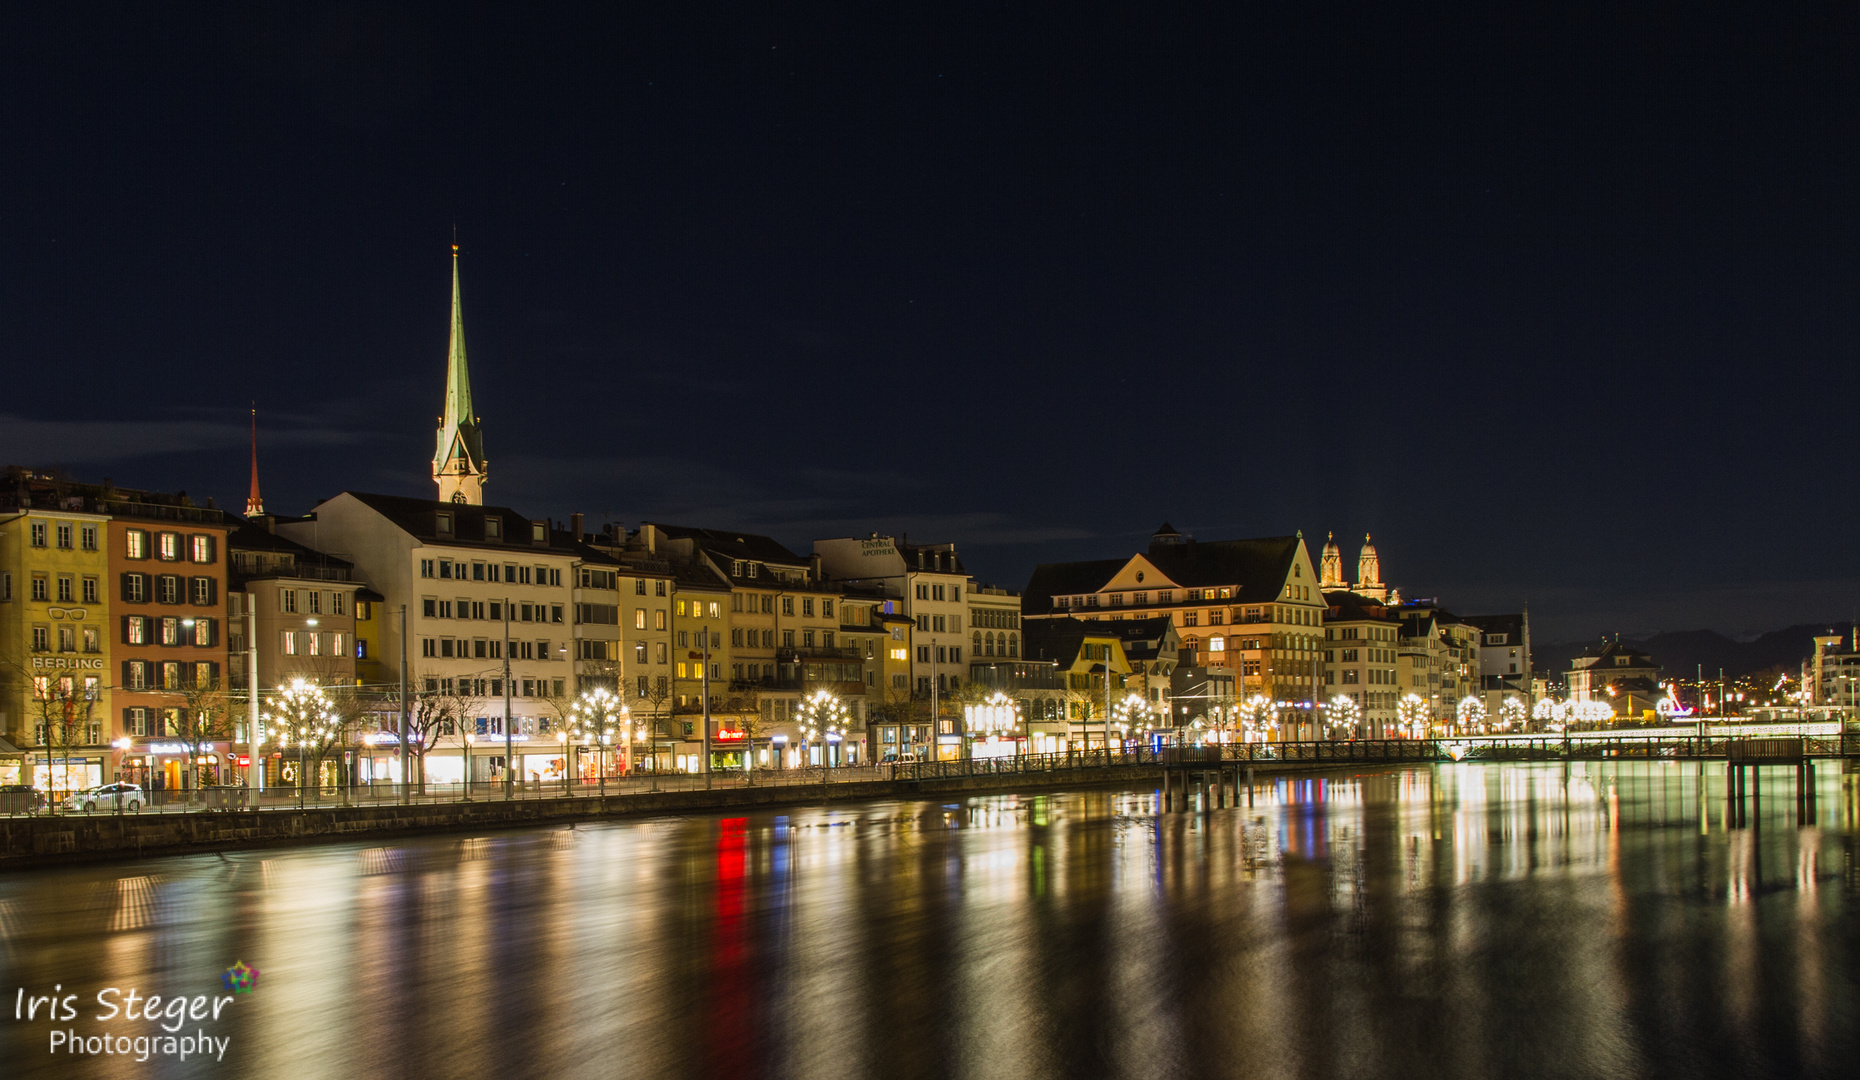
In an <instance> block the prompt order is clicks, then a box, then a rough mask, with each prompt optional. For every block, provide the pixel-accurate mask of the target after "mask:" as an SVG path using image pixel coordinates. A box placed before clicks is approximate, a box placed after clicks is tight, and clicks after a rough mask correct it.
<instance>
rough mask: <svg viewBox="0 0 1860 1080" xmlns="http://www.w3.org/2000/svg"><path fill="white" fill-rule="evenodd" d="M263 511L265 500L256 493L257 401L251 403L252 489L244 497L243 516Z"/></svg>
mask: <svg viewBox="0 0 1860 1080" xmlns="http://www.w3.org/2000/svg"><path fill="white" fill-rule="evenodd" d="M264 512H265V500H264V499H263V498H261V497H260V496H259V494H258V403H257V402H253V403H252V491H251V493H250V494H248V495H247V496H246V497H245V516H246V517H258V516H259V515H260V514H263V513H264Z"/></svg>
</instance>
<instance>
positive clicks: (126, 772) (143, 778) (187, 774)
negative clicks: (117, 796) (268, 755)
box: [116, 742, 241, 791]
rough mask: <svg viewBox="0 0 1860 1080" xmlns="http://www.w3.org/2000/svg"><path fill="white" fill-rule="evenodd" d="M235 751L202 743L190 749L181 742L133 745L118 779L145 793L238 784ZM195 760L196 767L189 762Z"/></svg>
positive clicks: (125, 758)
mask: <svg viewBox="0 0 1860 1080" xmlns="http://www.w3.org/2000/svg"><path fill="white" fill-rule="evenodd" d="M231 753H232V747H231V746H229V745H228V744H226V743H223V742H218V743H201V744H200V745H199V746H194V747H190V746H188V745H186V744H185V743H178V742H148V743H140V744H135V743H132V744H130V746H129V747H128V748H127V750H125V752H124V754H123V759H122V762H121V764H120V765H119V766H118V767H117V770H116V772H117V775H118V777H119V778H120V779H122V780H123V781H125V782H127V783H131V784H138V785H140V786H141V787H142V789H143V790H144V791H187V790H191V789H193V788H196V787H212V786H214V785H217V784H233V783H238V782H239V780H240V779H241V778H240V776H239V775H238V772H237V770H235V769H234V768H233V767H232V765H233V760H234V759H233V758H232V757H230V756H229V755H230V754H231ZM190 757H191V758H192V767H191V768H190V767H189V759H190Z"/></svg>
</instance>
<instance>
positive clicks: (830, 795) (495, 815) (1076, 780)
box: [0, 762, 1361, 872]
mask: <svg viewBox="0 0 1860 1080" xmlns="http://www.w3.org/2000/svg"><path fill="white" fill-rule="evenodd" d="M1229 767H1230V768H1231V767H1232V766H1231V765H1230V766H1229ZM1340 767H1344V768H1348V767H1350V766H1347V765H1346V764H1345V763H1342V762H1280V763H1272V764H1270V765H1268V764H1263V763H1262V764H1259V765H1255V766H1253V767H1252V769H1253V771H1254V773H1255V775H1281V774H1285V773H1306V772H1314V771H1334V770H1336V769H1338V768H1340ZM1357 767H1361V766H1360V765H1359V766H1357ZM1162 774H1163V766H1161V765H1147V764H1146V765H1118V766H1110V767H1102V766H1101V767H1097V768H1081V769H1068V770H1061V771H1055V772H1046V773H1022V774H998V775H988V774H983V775H974V776H950V777H935V778H925V779H921V780H862V781H853V782H850V783H835V784H833V785H831V787H829V788H822V787H817V786H814V785H812V784H789V785H779V786H776V785H768V786H746V787H727V788H724V787H720V788H713V789H709V790H706V789H703V788H695V789H688V790H679V791H656V792H646V791H642V792H628V793H626V794H615V795H607V796H600V795H593V796H585V795H578V796H570V797H561V798H540V799H537V798H529V799H519V800H515V801H504V800H501V799H493V800H478V801H474V802H425V803H414V804H411V805H406V806H403V805H400V804H397V803H389V804H370V805H363V806H332V807H312V808H309V809H303V810H295V809H272V810H264V811H260V812H257V813H253V812H247V811H211V810H203V811H199V812H195V813H188V814H146V815H137V814H96V815H82V816H80V815H63V816H58V817H50V816H39V817H16V818H5V819H0V872H4V871H7V870H22V869H30V868H32V867H37V866H48V865H66V864H69V863H71V862H76V861H90V860H106V859H134V858H143V857H146V856H152V855H182V854H189V853H199V852H206V851H230V850H236V849H242V848H258V847H278V846H287V845H295V844H306V843H319V842H328V841H340V840H348V839H356V838H363V837H382V838H387V837H393V836H401V835H408V834H416V833H429V832H448V831H459V830H483V829H508V828H521V827H524V826H533V825H544V824H549V823H552V822H563V823H567V822H574V821H588V820H594V819H600V818H615V817H641V816H652V815H666V814H711V813H726V812H729V811H731V810H759V809H768V808H775V807H782V806H819V805H823V804H825V803H839V802H856V801H866V800H871V799H899V798H902V799H910V798H922V797H929V796H943V795H979V794H1006V793H1012V792H1017V791H1028V792H1034V791H1055V790H1070V789H1076V788H1098V787H1107V786H1111V787H1116V786H1130V785H1139V786H1140V785H1145V784H1152V783H1158V782H1160V780H1161V778H1162Z"/></svg>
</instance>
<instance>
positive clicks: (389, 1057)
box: [0, 763, 1860, 1080]
mask: <svg viewBox="0 0 1860 1080" xmlns="http://www.w3.org/2000/svg"><path fill="white" fill-rule="evenodd" d="M1819 776H1820V778H1819V781H1818V784H1817V798H1816V804H1815V815H1814V819H1813V820H1812V821H1811V820H1798V817H1797V803H1796V801H1795V797H1794V794H1793V792H1794V788H1793V784H1794V770H1793V769H1792V768H1772V769H1769V770H1766V771H1765V775H1764V778H1763V787H1762V794H1763V800H1764V802H1763V805H1762V806H1761V807H1760V809H1759V810H1758V811H1753V812H1752V813H1751V814H1750V817H1749V820H1750V823H1751V824H1750V827H1746V828H1741V829H1728V828H1726V804H1725V801H1724V775H1723V769H1722V767H1721V766H1720V767H1717V768H1715V769H1714V768H1711V767H1707V768H1705V769H1703V770H1701V769H1700V768H1699V767H1698V766H1696V765H1691V764H1658V763H1641V764H1621V765H1598V764H1593V763H1591V764H1588V765H1580V764H1579V765H1572V766H1568V767H1567V768H1566V767H1565V766H1563V765H1556V764H1552V765H1519V766H1500V765H1475V764H1462V765H1446V766H1439V767H1423V768H1413V769H1390V770H1386V771H1375V772H1364V773H1360V774H1345V773H1339V774H1332V775H1328V776H1318V777H1298V778H1283V779H1274V778H1268V777H1265V776H1261V777H1259V779H1258V780H1257V782H1256V783H1255V784H1254V785H1253V786H1252V787H1251V789H1250V790H1249V791H1248V792H1247V793H1246V794H1245V795H1243V796H1242V798H1241V803H1242V805H1239V806H1235V807H1229V808H1214V809H1211V810H1208V811H1206V812H1190V813H1171V814H1158V813H1157V806H1158V800H1157V795H1156V792H1154V791H1149V790H1144V791H1080V792H1071V793H1062V794H1044V795H996V796H984V797H972V798H965V799H963V800H960V801H953V800H952V801H947V802H943V801H881V802H870V803H856V804H834V805H831V806H824V807H818V808H804V809H792V810H787V811H782V812H766V813H758V814H753V815H749V816H692V817H680V818H659V819H633V820H623V821H614V822H607V823H600V824H592V825H588V824H584V825H581V826H579V827H576V828H572V829H565V828H549V829H530V830H512V831H501V832H489V833H483V834H475V835H466V834H451V835H443V836H429V837H417V838H412V839H406V840H399V841H394V842H391V843H387V844H381V843H368V844H333V845H332V844H325V845H317V846H309V847H302V848H289V849H271V850H258V851H242V852H234V853H228V854H226V855H223V856H222V855H205V856H187V857H172V858H163V859H151V860H146V861H142V862H117V863H109V864H95V865H83V866H74V867H70V868H64V869H52V870H39V871H31V872H20V873H13V874H9V875H5V876H0V964H3V967H0V970H3V971H4V973H5V978H4V979H3V980H0V991H4V993H5V998H4V1000H3V1001H0V1008H4V1014H0V1020H4V1021H5V1022H4V1024H3V1025H0V1029H3V1030H4V1032H5V1034H4V1037H3V1039H0V1052H4V1054H5V1058H4V1061H5V1066H4V1067H3V1068H0V1072H4V1073H5V1075H7V1076H9V1077H41V1076H44V1077H53V1076H83V1077H87V1078H88V1077H98V1078H103V1077H137V1076H162V1077H179V1076H225V1077H268V1078H289V1080H318V1078H324V1077H329V1078H343V1080H347V1078H356V1077H416V1078H429V1077H430V1078H442V1077H444V1078H453V1077H474V1076H494V1077H500V1078H514V1077H525V1076H547V1077H582V1076H589V1077H595V1076H599V1077H693V1078H696V1077H705V1078H709V1077H770V1078H776V1077H796V1078H807V1080H832V1078H838V1077H884V1078H886V1080H907V1078H915V1077H938V1078H942V1077H960V1078H967V1077H1003V1078H1015V1080H1038V1078H1044V1077H1128V1078H1152V1077H1209V1078H1215V1077H1288V1078H1291V1077H1310V1078H1318V1077H1324V1078H1329V1077H1355V1076H1365V1077H1367V1076H1376V1077H1380V1076H1391V1077H1410V1076H1412V1077H1426V1078H1430V1080H1431V1078H1442V1077H1467V1078H1485V1077H1505V1078H1514V1077H1538V1076H1542V1077H1639V1076H1647V1077H1667V1076H1671V1077H1690V1076H1725V1077H1733V1076H1735V1077H1753V1076H1778V1077H1781V1076H1834V1075H1848V1074H1849V1070H1850V1069H1852V1068H1853V1067H1854V1065H1853V1062H1854V1061H1856V1060H1860V1058H1856V1053H1855V1052H1856V1050H1860V1039H1857V1033H1860V1008H1856V1006H1857V1005H1860V1001H1857V1000H1856V978H1855V971H1856V963H1855V961H1856V960H1857V959H1860V940H1857V938H1856V927H1857V926H1860V922H1857V921H1856V918H1855V908H1856V903H1855V901H1856V890H1860V867H1857V866H1856V863H1855V835H1854V825H1855V812H1856V807H1855V794H1854V789H1853V787H1852V783H1853V778H1852V777H1847V776H1843V775H1842V774H1841V773H1840V772H1839V770H1838V769H1837V768H1834V767H1831V766H1829V765H1825V764H1824V765H1823V767H1822V769H1821V772H1820V774H1819ZM1701 782H1702V783H1703V788H1702V789H1701V786H1700V785H1701ZM240 961H242V962H243V963H244V964H245V965H246V966H247V967H249V968H251V969H255V970H256V971H257V975H256V976H254V977H253V979H252V982H251V984H250V990H249V992H244V993H233V992H231V991H229V990H227V989H225V988H224V987H223V986H222V975H223V972H225V970H226V969H227V968H228V967H229V966H232V965H234V964H235V962H240ZM54 987H57V988H58V989H57V990H56V991H55V990H54ZM131 989H134V990H135V991H136V992H137V994H138V996H139V997H140V998H142V999H146V998H147V996H148V995H149V994H158V995H160V996H161V997H162V998H163V999H164V1000H163V1002H162V1004H161V1008H160V1009H159V1010H158V1019H157V1020H156V1021H153V1022H151V1021H148V1020H144V1019H139V1018H138V1019H136V1020H130V1019H129V1018H127V1016H126V1015H125V1014H124V1012H123V1011H122V1003H123V1002H124V1001H125V999H126V998H127V995H128V992H129V991H130V990H131ZM112 991H113V992H114V993H113V995H112V994H111V993H109V992H112ZM100 996H102V997H103V999H104V1000H105V1001H107V1002H110V1003H113V1004H114V1005H115V1006H116V1007H117V1008H118V1009H119V1011H118V1013H117V1014H116V1015H115V1016H113V1017H111V1018H110V1019H108V1020H99V1019H98V1018H97V1017H98V1015H99V1014H100V1013H101V1012H102V1011H103V1009H104V1005H102V1004H100V1003H99V998H100ZM216 996H217V997H222V998H225V999H227V1000H226V1001H225V1002H224V1003H222V1004H221V1006H220V1008H221V1009H222V1015H221V1016H220V1017H219V1018H218V1019H217V1020H216V1019H213V1018H212V1017H211V1016H210V1015H204V1018H202V1014H205V1013H208V1012H210V1010H211V1007H212V1005H213V998H214V997H216ZM34 997H47V998H53V999H57V1000H55V1001H54V1002H53V1003H52V1004H51V1005H46V1006H43V1007H41V1008H39V1009H38V1010H37V1015H35V1016H34V1017H33V1018H31V1019H26V1018H24V1013H25V1012H26V1011H27V1009H26V1006H27V1005H29V1004H31V1002H30V999H32V998H34ZM182 997H184V998H186V1000H187V1003H188V1004H187V1008H189V1009H192V1010H193V1012H194V1013H195V1014H196V1015H189V1016H184V1017H183V1018H182V1019H181V1020H166V1019H165V1018H166V1016H167V1015H168V1012H167V1009H168V1008H169V1007H170V1006H171V1005H172V1002H173V1000H174V999H176V998H182ZM202 1003H204V1004H202ZM144 1004H145V1005H146V1002H144ZM61 1006H62V1007H65V1008H66V1011H68V1012H70V1013H72V1014H73V1017H74V1018H72V1019H69V1020H64V1019H59V1020H56V1021H48V1020H47V1019H46V1016H45V1013H46V1012H47V1011H49V1010H53V1009H56V1008H59V1007H61ZM16 1011H17V1012H19V1013H20V1017H21V1018H18V1019H15V1018H14V1016H13V1014H14V1013H15V1012H16ZM164 1023H166V1024H168V1025H169V1026H172V1027H175V1028H176V1031H175V1033H174V1037H175V1038H176V1040H177V1042H176V1044H175V1045H174V1046H173V1047H165V1046H164V1044H162V1043H161V1041H160V1040H161V1038H162V1037H164V1036H166V1035H167V1032H164V1031H163V1030H162V1026H163V1024H164ZM59 1032H62V1033H64V1035H63V1038H64V1039H65V1040H66V1041H67V1044H68V1040H69V1039H70V1038H71V1037H73V1036H75V1037H76V1038H78V1039H81V1040H89V1042H88V1043H87V1044H86V1045H87V1046H88V1047H90V1048H92V1049H99V1050H103V1049H109V1050H111V1052H110V1053H99V1054H98V1055H96V1056H91V1057H84V1056H76V1055H72V1054H70V1053H66V1052H64V1051H63V1050H57V1051H54V1050H53V1048H52V1047H53V1044H54V1043H55V1042H56V1041H57V1040H58V1039H59V1037H60V1036H59V1035H58V1034H55V1033H59ZM106 1036H107V1039H108V1040H109V1042H108V1045H106V1043H105V1041H104V1039H105V1037H106ZM138 1036H140V1037H143V1038H144V1042H142V1043H137V1042H135V1041H134V1039H135V1038H136V1037H138ZM150 1036H153V1037H155V1041H153V1042H149V1041H147V1037H150ZM182 1038H196V1039H197V1040H198V1041H199V1043H200V1045H204V1046H206V1047H207V1049H206V1050H205V1051H204V1053H205V1055H206V1056H205V1057H202V1056H201V1054H202V1051H200V1050H198V1049H196V1051H195V1052H194V1053H192V1054H190V1056H188V1057H187V1058H186V1059H185V1060H181V1059H180V1058H179V1057H178V1054H179V1053H180V1052H181V1051H182V1050H184V1049H185V1048H186V1047H185V1045H184V1044H181V1043H180V1042H179V1040H180V1039H182ZM218 1040H226V1041H225V1042H219V1041H218ZM125 1050H126V1051H127V1053H125V1052H123V1051H125ZM169 1050H172V1051H173V1053H172V1054H171V1053H169ZM142 1056H146V1057H147V1060H146V1061H139V1060H137V1058H138V1057H142ZM1843 1063H1845V1064H1843Z"/></svg>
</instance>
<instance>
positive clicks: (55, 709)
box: [32, 675, 97, 805]
mask: <svg viewBox="0 0 1860 1080" xmlns="http://www.w3.org/2000/svg"><path fill="white" fill-rule="evenodd" d="M32 708H33V711H34V712H35V713H37V714H38V717H39V722H38V730H37V731H36V732H34V739H33V742H34V744H36V745H37V746H38V747H39V748H40V749H42V750H44V751H45V757H46V768H47V770H48V771H49V772H50V773H51V781H50V783H49V784H48V785H47V786H48V788H49V789H50V790H49V796H50V800H51V802H52V803H53V804H54V805H56V804H57V802H58V798H59V795H58V793H59V792H60V791H64V792H69V790H70V786H69V785H70V781H71V775H70V774H71V766H70V765H69V764H68V763H66V762H65V759H66V758H68V757H69V752H70V751H71V750H73V749H75V748H77V747H80V746H85V745H88V744H89V743H90V742H91V739H90V725H91V722H92V721H91V717H92V715H93V714H94V713H95V712H96V708H97V702H96V700H95V699H94V698H93V697H92V696H91V695H90V694H89V693H88V692H87V689H86V688H85V687H84V685H83V684H81V683H79V682H78V681H77V680H76V679H75V678H71V677H65V678H54V677H52V676H49V675H39V676H35V677H33V679H32ZM55 754H56V755H59V757H58V760H59V761H60V764H59V765H58V766H53V765H52V764H51V762H52V760H53V755H55ZM61 783H62V784H63V785H64V786H62V787H61V786H59V785H60V784H61Z"/></svg>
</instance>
